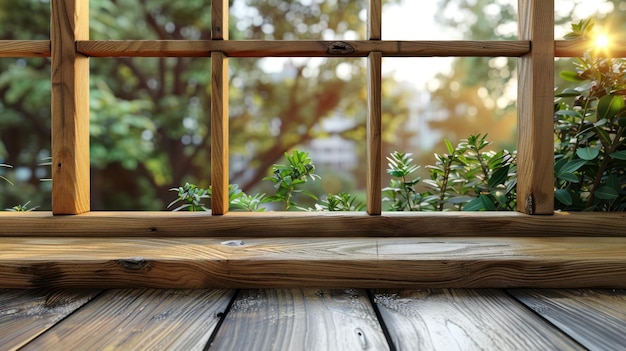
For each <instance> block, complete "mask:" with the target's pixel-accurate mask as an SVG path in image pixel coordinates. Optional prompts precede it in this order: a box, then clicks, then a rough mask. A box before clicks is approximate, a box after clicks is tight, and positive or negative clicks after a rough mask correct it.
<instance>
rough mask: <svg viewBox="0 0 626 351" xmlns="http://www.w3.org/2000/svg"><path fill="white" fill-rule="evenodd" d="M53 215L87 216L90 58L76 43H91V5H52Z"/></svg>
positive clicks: (70, 1) (82, 1)
mask: <svg viewBox="0 0 626 351" xmlns="http://www.w3.org/2000/svg"><path fill="white" fill-rule="evenodd" d="M51 7H52V18H51V20H50V37H51V38H52V40H51V42H52V44H51V50H52V51H51V54H52V67H51V71H52V74H51V75H52V78H51V79H52V212H53V213H54V214H78V213H83V212H88V211H89V207H90V200H89V58H88V57H86V56H83V55H81V54H79V53H78V52H76V44H75V41H76V40H85V39H89V1H88V0H67V1H61V0H56V1H52V5H51Z"/></svg>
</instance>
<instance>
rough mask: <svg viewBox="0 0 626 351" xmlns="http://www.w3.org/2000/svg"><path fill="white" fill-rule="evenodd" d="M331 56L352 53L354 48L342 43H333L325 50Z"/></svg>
mask: <svg viewBox="0 0 626 351" xmlns="http://www.w3.org/2000/svg"><path fill="white" fill-rule="evenodd" d="M326 52H328V53H329V54H331V55H348V54H351V53H353V52H354V47H353V46H352V45H350V44H348V43H346V42H343V41H334V42H332V43H330V45H328V48H327V49H326Z"/></svg>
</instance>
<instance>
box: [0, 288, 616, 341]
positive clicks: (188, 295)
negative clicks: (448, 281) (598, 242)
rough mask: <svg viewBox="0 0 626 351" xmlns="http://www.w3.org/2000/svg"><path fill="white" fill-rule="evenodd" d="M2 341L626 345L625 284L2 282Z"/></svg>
mask: <svg viewBox="0 0 626 351" xmlns="http://www.w3.org/2000/svg"><path fill="white" fill-rule="evenodd" d="M0 349H1V350H18V349H19V350H238V351H239V350H585V349H589V350H611V351H619V350H626V290H610V289H608V290H598V289H558V290H548V289H508V290H502V289H421V290H363V289H253V290H219V289H209V290H175V289H115V290H93V291H87V290H69V289H67V290H56V291H52V290H10V289H4V290H0Z"/></svg>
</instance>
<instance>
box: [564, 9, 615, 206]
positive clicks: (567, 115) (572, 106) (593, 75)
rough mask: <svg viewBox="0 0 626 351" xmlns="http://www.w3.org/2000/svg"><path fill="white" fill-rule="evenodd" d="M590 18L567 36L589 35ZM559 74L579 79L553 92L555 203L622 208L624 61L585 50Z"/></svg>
mask: <svg viewBox="0 0 626 351" xmlns="http://www.w3.org/2000/svg"><path fill="white" fill-rule="evenodd" d="M593 28H594V25H593V21H591V20H584V21H581V22H579V23H577V24H574V25H572V32H571V33H569V34H568V36H567V38H571V39H584V40H591V39H592V37H593V35H594V34H593ZM561 77H562V78H563V79H565V80H568V81H570V82H574V83H576V84H577V87H576V88H573V89H572V88H567V89H563V90H562V91H559V92H558V93H557V94H556V100H555V128H554V131H555V148H554V154H555V167H554V178H555V184H554V185H555V200H556V201H555V208H556V209H563V210H570V211H571V210H585V211H590V210H592V211H624V210H626V190H625V189H624V188H625V184H626V174H625V170H626V135H625V132H626V104H625V101H624V96H625V95H626V64H625V62H624V59H614V58H606V57H602V56H601V55H600V53H599V52H595V51H589V52H587V53H585V55H584V56H583V57H580V58H577V59H576V62H575V70H574V71H565V72H562V73H561Z"/></svg>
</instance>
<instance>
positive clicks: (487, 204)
mask: <svg viewBox="0 0 626 351" xmlns="http://www.w3.org/2000/svg"><path fill="white" fill-rule="evenodd" d="M478 198H479V199H480V202H482V204H483V207H484V208H485V209H486V210H487V211H496V210H497V208H496V205H495V204H494V203H493V201H491V199H490V198H489V197H488V196H485V195H480V196H479V197H478Z"/></svg>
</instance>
